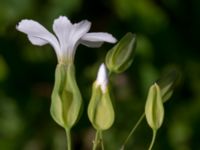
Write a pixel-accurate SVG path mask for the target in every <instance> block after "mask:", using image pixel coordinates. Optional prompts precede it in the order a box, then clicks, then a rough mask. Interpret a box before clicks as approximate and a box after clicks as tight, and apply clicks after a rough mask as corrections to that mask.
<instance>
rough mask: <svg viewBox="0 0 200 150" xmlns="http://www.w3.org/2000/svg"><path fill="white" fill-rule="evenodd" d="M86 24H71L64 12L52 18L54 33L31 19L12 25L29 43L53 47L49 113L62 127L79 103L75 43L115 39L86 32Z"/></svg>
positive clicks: (68, 125)
mask: <svg viewBox="0 0 200 150" xmlns="http://www.w3.org/2000/svg"><path fill="white" fill-rule="evenodd" d="M90 27H91V23H90V22H89V21H87V20H83V21H81V22H79V23H75V24H72V23H71V22H70V20H69V19H68V18H67V17H65V16H60V17H58V18H57V19H55V20H54V23H53V31H54V33H55V35H54V34H52V33H50V32H49V31H48V30H47V29H46V28H45V27H43V26H42V25H41V24H39V23H38V22H36V21H34V20H28V19H24V20H22V21H21V22H20V23H19V24H18V25H17V26H16V28H17V30H19V31H21V32H23V33H25V34H27V36H28V39H29V41H30V42H31V43H32V44H33V45H38V46H42V45H45V44H50V45H51V46H52V47H53V48H54V50H55V53H56V56H57V58H58V65H57V67H56V72H55V84H54V89H53V92H52V97H51V98H52V103H51V115H52V117H53V119H54V120H55V121H56V122H57V123H58V124H59V125H60V126H62V127H64V128H65V129H70V128H71V127H72V126H73V125H74V124H75V123H76V121H77V119H78V117H79V114H80V109H81V106H82V98H81V94H80V91H79V88H78V86H77V83H76V80H75V66H74V63H73V62H74V55H75V52H76V48H77V47H78V45H79V44H83V45H85V46H88V47H100V46H101V45H102V43H103V42H108V43H115V42H116V39H115V38H114V37H113V36H112V35H111V34H109V33H104V32H93V33H88V31H89V29H90Z"/></svg>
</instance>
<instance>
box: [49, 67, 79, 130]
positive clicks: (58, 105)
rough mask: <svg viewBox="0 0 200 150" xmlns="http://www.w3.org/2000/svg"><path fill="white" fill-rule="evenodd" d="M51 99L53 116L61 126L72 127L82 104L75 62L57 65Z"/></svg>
mask: <svg viewBox="0 0 200 150" xmlns="http://www.w3.org/2000/svg"><path fill="white" fill-rule="evenodd" d="M51 99H52V103H51V116H52V117H53V119H54V120H55V121H56V123H58V124H59V125H60V126H62V127H64V128H67V129H70V128H71V127H72V126H73V125H74V124H75V123H76V121H77V120H78V118H79V114H80V109H81V106H82V98H81V94H80V91H79V89H78V86H77V83H76V80H75V68H74V65H73V64H58V65H57V67H56V72H55V84H54V89H53V92H52V96H51Z"/></svg>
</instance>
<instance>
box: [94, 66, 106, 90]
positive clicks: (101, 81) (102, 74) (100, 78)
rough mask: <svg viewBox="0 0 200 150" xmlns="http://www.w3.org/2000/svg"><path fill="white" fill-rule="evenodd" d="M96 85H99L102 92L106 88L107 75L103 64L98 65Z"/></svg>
mask: <svg viewBox="0 0 200 150" xmlns="http://www.w3.org/2000/svg"><path fill="white" fill-rule="evenodd" d="M96 85H97V86H100V87H101V90H102V92H104V93H105V92H106V88H107V85H108V75H107V70H106V67H105V65H104V63H103V64H101V66H100V67H99V71H98V74H97V79H96Z"/></svg>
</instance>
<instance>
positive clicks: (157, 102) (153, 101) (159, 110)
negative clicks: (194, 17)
mask: <svg viewBox="0 0 200 150" xmlns="http://www.w3.org/2000/svg"><path fill="white" fill-rule="evenodd" d="M145 115H146V119H147V123H148V124H149V126H150V127H151V128H152V129H153V130H157V129H158V128H160V126H161V125H162V122H163V119H164V107H163V102H162V97H161V91H160V88H159V86H158V85H157V84H156V83H155V84H153V85H152V86H151V87H150V89H149V93H148V96H147V101H146V105H145Z"/></svg>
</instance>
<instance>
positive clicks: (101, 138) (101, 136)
mask: <svg viewBox="0 0 200 150" xmlns="http://www.w3.org/2000/svg"><path fill="white" fill-rule="evenodd" d="M99 134H100V142H101V149H102V150H104V143H103V133H102V131H100V133H99Z"/></svg>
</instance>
